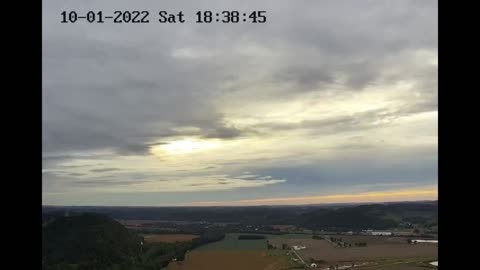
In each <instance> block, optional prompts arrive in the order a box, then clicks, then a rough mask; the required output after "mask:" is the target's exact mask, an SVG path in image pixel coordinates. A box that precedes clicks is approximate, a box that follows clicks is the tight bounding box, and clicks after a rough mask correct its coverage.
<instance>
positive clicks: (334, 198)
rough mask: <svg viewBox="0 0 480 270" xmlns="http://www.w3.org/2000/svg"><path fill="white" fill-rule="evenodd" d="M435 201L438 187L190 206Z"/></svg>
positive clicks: (198, 203)
mask: <svg viewBox="0 0 480 270" xmlns="http://www.w3.org/2000/svg"><path fill="white" fill-rule="evenodd" d="M412 199H413V200H437V199H438V187H436V186H435V187H422V188H420V189H400V190H384V191H377V192H362V193H357V194H331V195H323V196H305V197H285V198H266V199H254V200H238V201H205V202H194V203H192V205H196V206H198V205H202V206H209V205H242V206H243V205H305V204H327V203H352V202H393V201H409V200H412Z"/></svg>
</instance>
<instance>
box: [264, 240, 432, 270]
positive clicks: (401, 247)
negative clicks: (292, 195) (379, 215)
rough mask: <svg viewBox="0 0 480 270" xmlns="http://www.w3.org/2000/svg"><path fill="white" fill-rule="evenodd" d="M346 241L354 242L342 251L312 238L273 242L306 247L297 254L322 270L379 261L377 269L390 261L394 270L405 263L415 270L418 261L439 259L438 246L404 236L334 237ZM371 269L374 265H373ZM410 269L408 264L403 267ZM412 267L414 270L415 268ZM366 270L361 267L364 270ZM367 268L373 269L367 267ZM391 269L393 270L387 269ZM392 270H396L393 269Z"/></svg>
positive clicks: (274, 243)
mask: <svg viewBox="0 0 480 270" xmlns="http://www.w3.org/2000/svg"><path fill="white" fill-rule="evenodd" d="M335 237H341V238H343V241H346V242H347V243H351V244H352V247H347V248H342V247H337V246H335V245H333V244H332V243H330V242H328V241H327V240H316V239H311V238H308V239H307V238H296V239H295V238H290V239H289V238H281V237H272V238H271V239H269V241H270V243H271V244H272V245H274V246H276V247H277V248H281V246H282V244H283V243H285V244H287V245H289V246H293V245H304V246H306V247H307V248H306V249H305V250H299V251H297V253H298V254H299V255H300V256H301V257H302V258H303V259H304V260H305V261H309V260H310V258H313V259H315V260H318V261H323V262H321V263H320V265H321V266H322V267H325V266H329V265H336V264H338V265H347V264H351V263H352V262H355V263H362V262H370V263H371V262H376V263H377V264H375V266H376V267H377V268H371V269H387V268H381V267H382V265H384V264H385V263H389V262H388V261H389V260H394V263H390V264H391V265H390V266H391V267H400V266H402V264H405V263H407V262H408V263H409V265H408V267H409V268H401V269H416V268H415V267H417V266H416V264H417V263H418V262H422V261H428V260H435V259H437V258H438V246H437V245H436V244H416V245H414V244H408V243H407V239H406V238H401V237H376V236H335ZM356 242H366V243H367V246H366V247H355V246H353V245H354V243H356ZM371 266H372V267H373V266H374V265H371ZM404 266H405V267H407V265H404ZM379 267H380V268H379ZM412 267H413V268H412ZM363 268H364V267H362V269H363ZM365 269H370V266H369V268H366V267H365ZM388 269H391V268H388ZM392 269H393V268H392Z"/></svg>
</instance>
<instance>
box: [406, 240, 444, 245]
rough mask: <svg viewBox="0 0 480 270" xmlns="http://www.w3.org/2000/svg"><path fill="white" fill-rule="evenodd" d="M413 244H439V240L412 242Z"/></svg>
mask: <svg viewBox="0 0 480 270" xmlns="http://www.w3.org/2000/svg"><path fill="white" fill-rule="evenodd" d="M412 243H414V244H416V243H435V244H438V240H412Z"/></svg>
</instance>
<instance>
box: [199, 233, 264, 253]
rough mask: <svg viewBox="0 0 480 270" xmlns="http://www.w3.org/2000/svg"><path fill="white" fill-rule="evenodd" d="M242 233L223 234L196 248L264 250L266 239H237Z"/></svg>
mask: <svg viewBox="0 0 480 270" xmlns="http://www.w3.org/2000/svg"><path fill="white" fill-rule="evenodd" d="M239 235H242V234H237V233H232V234H227V235H225V238H224V239H223V240H221V241H218V242H214V243H210V244H207V245H204V246H201V247H199V248H197V250H202V251H203V250H211V251H214V250H215V251H217V250H219V251H220V250H221V251H229V250H266V249H267V240H266V239H259V240H238V239H237V238H238V236H239Z"/></svg>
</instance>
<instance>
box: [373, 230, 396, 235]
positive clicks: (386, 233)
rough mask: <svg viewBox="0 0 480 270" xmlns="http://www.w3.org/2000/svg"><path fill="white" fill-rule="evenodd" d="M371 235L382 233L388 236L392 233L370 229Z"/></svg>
mask: <svg viewBox="0 0 480 270" xmlns="http://www.w3.org/2000/svg"><path fill="white" fill-rule="evenodd" d="M370 233H371V234H372V235H384V236H390V235H392V232H378V231H377V232H376V231H372V232H370Z"/></svg>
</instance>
